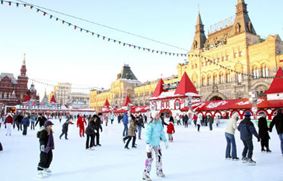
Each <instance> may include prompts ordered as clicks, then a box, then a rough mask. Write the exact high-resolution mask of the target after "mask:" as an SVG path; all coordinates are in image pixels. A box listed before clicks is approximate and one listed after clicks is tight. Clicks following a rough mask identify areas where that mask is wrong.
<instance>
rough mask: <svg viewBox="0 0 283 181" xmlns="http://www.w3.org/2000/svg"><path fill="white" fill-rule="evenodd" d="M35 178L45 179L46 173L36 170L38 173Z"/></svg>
mask: <svg viewBox="0 0 283 181" xmlns="http://www.w3.org/2000/svg"><path fill="white" fill-rule="evenodd" d="M37 177H38V178H44V177H47V173H46V172H45V171H44V170H38V172H37Z"/></svg>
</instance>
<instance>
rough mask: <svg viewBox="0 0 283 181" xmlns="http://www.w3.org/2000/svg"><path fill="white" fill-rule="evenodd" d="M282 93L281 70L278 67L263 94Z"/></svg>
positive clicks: (282, 74) (282, 79) (282, 78)
mask: <svg viewBox="0 0 283 181" xmlns="http://www.w3.org/2000/svg"><path fill="white" fill-rule="evenodd" d="M275 93H283V70H282V68H281V67H280V68H279V69H278V71H277V73H276V75H275V77H274V79H273V81H272V83H271V84H270V87H269V89H268V90H267V91H265V94H275Z"/></svg>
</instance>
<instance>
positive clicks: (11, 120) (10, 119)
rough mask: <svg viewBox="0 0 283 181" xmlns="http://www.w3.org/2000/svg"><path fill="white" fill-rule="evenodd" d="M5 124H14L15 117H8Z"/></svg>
mask: <svg viewBox="0 0 283 181" xmlns="http://www.w3.org/2000/svg"><path fill="white" fill-rule="evenodd" d="M5 123H11V124H13V117H12V116H11V115H8V116H7V117H6V119H5Z"/></svg>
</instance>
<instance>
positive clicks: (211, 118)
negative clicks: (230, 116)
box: [207, 115, 213, 131]
mask: <svg viewBox="0 0 283 181" xmlns="http://www.w3.org/2000/svg"><path fill="white" fill-rule="evenodd" d="M207 122H208V125H209V130H210V131H212V128H213V127H212V125H213V117H212V116H211V115H207Z"/></svg>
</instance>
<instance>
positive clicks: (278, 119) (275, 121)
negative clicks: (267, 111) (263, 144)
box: [269, 109, 283, 156]
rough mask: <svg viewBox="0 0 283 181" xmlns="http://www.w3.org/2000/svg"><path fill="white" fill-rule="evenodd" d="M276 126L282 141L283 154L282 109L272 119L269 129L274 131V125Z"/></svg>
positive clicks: (282, 151)
mask: <svg viewBox="0 0 283 181" xmlns="http://www.w3.org/2000/svg"><path fill="white" fill-rule="evenodd" d="M274 125H275V126H276V130H277V133H278V135H279V139H280V142H281V154H282V156H283V113H282V109H278V110H277V114H276V116H274V118H273V119H272V122H271V124H270V128H269V131H270V132H271V131H272V128H273V126H274Z"/></svg>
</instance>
